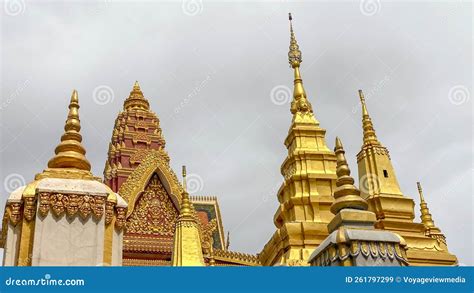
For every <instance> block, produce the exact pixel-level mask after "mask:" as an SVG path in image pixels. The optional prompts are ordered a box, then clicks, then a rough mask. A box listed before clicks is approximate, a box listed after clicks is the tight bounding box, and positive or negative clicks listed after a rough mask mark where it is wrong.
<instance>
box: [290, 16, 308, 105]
mask: <svg viewBox="0 0 474 293" xmlns="http://www.w3.org/2000/svg"><path fill="white" fill-rule="evenodd" d="M288 16H289V20H290V50H289V52H288V61H289V63H290V66H291V67H292V68H293V70H294V74H295V79H294V90H293V101H292V102H291V113H292V114H296V113H302V114H305V113H313V107H312V106H311V103H310V102H309V101H308V99H307V96H306V91H305V90H304V87H303V79H302V78H301V73H300V64H301V62H303V59H302V57H301V51H300V48H299V46H298V42H297V41H296V37H295V33H294V32H293V23H292V20H293V17H292V16H291V13H289V14H288Z"/></svg>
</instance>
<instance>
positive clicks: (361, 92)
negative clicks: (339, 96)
mask: <svg viewBox="0 0 474 293" xmlns="http://www.w3.org/2000/svg"><path fill="white" fill-rule="evenodd" d="M359 98H360V101H361V102H362V103H365V97H364V92H363V91H362V90H359Z"/></svg>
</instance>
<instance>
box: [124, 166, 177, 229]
mask: <svg viewBox="0 0 474 293" xmlns="http://www.w3.org/2000/svg"><path fill="white" fill-rule="evenodd" d="M178 215H179V212H178V210H177V209H176V207H175V206H174V204H173V202H172V200H171V198H170V196H169V194H168V193H167V192H166V189H165V188H164V186H163V184H162V183H161V181H160V179H159V177H158V175H157V174H156V173H154V174H153V176H152V177H151V179H150V181H149V183H148V185H147V186H146V187H145V190H144V191H143V193H142V194H141V195H140V197H139V198H138V200H137V202H136V203H135V208H134V210H133V212H132V214H131V215H130V217H128V219H127V224H126V227H127V232H126V233H127V234H145V235H154V236H162V237H173V235H174V228H175V223H176V219H177V218H178Z"/></svg>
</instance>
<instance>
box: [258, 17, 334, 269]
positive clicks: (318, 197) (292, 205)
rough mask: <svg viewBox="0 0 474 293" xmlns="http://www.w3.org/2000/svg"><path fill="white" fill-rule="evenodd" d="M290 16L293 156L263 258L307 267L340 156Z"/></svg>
mask: <svg viewBox="0 0 474 293" xmlns="http://www.w3.org/2000/svg"><path fill="white" fill-rule="evenodd" d="M289 19H290V50H289V53H288V59H289V63H290V66H291V67H292V68H293V71H294V92H293V100H292V102H291V113H292V114H293V119H292V123H291V126H290V129H289V131H288V136H287V138H286V139H285V146H286V148H287V149H288V156H287V158H286V159H285V161H284V162H283V164H282V166H281V173H282V175H283V177H284V182H283V184H282V186H281V187H280V189H279V191H278V201H279V202H280V206H279V208H278V210H277V211H276V213H275V216H274V223H275V226H276V227H277V230H276V232H275V233H274V234H273V236H272V238H271V239H270V240H269V241H268V243H267V244H266V245H265V247H264V248H263V250H262V252H261V253H260V255H259V257H260V260H261V262H262V265H266V266H268V265H307V264H308V263H307V259H308V257H309V255H310V254H311V252H312V251H313V250H314V249H315V248H316V247H317V246H318V245H319V244H320V243H321V242H322V241H323V240H324V239H325V238H326V236H327V235H328V230H327V224H328V223H329V222H330V221H331V219H332V218H333V214H332V213H331V211H330V207H331V204H332V202H333V197H332V193H333V191H334V188H335V182H336V178H337V176H336V156H335V155H334V152H332V151H331V150H330V149H329V148H328V146H327V145H326V142H325V134H326V130H325V129H323V128H321V127H320V126H319V121H318V120H317V119H316V118H315V116H314V113H313V108H312V106H311V103H310V102H309V101H308V98H307V95H306V91H305V89H304V87H303V80H302V78H301V73H300V64H301V62H302V58H301V51H300V49H299V46H298V43H297V41H296V38H295V34H294V32H293V26H292V23H291V20H292V18H291V14H290V16H289Z"/></svg>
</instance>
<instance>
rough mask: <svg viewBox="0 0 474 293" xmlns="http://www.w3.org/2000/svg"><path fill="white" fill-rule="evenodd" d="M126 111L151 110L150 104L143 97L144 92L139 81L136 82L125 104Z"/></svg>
mask: <svg viewBox="0 0 474 293" xmlns="http://www.w3.org/2000/svg"><path fill="white" fill-rule="evenodd" d="M123 109H124V110H131V109H135V110H150V104H149V103H148V100H147V99H145V97H144V96H143V92H142V90H141V88H140V84H138V81H135V84H134V85H133V89H132V91H131V92H130V95H129V97H128V98H127V99H126V100H125V102H124V103H123Z"/></svg>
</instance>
